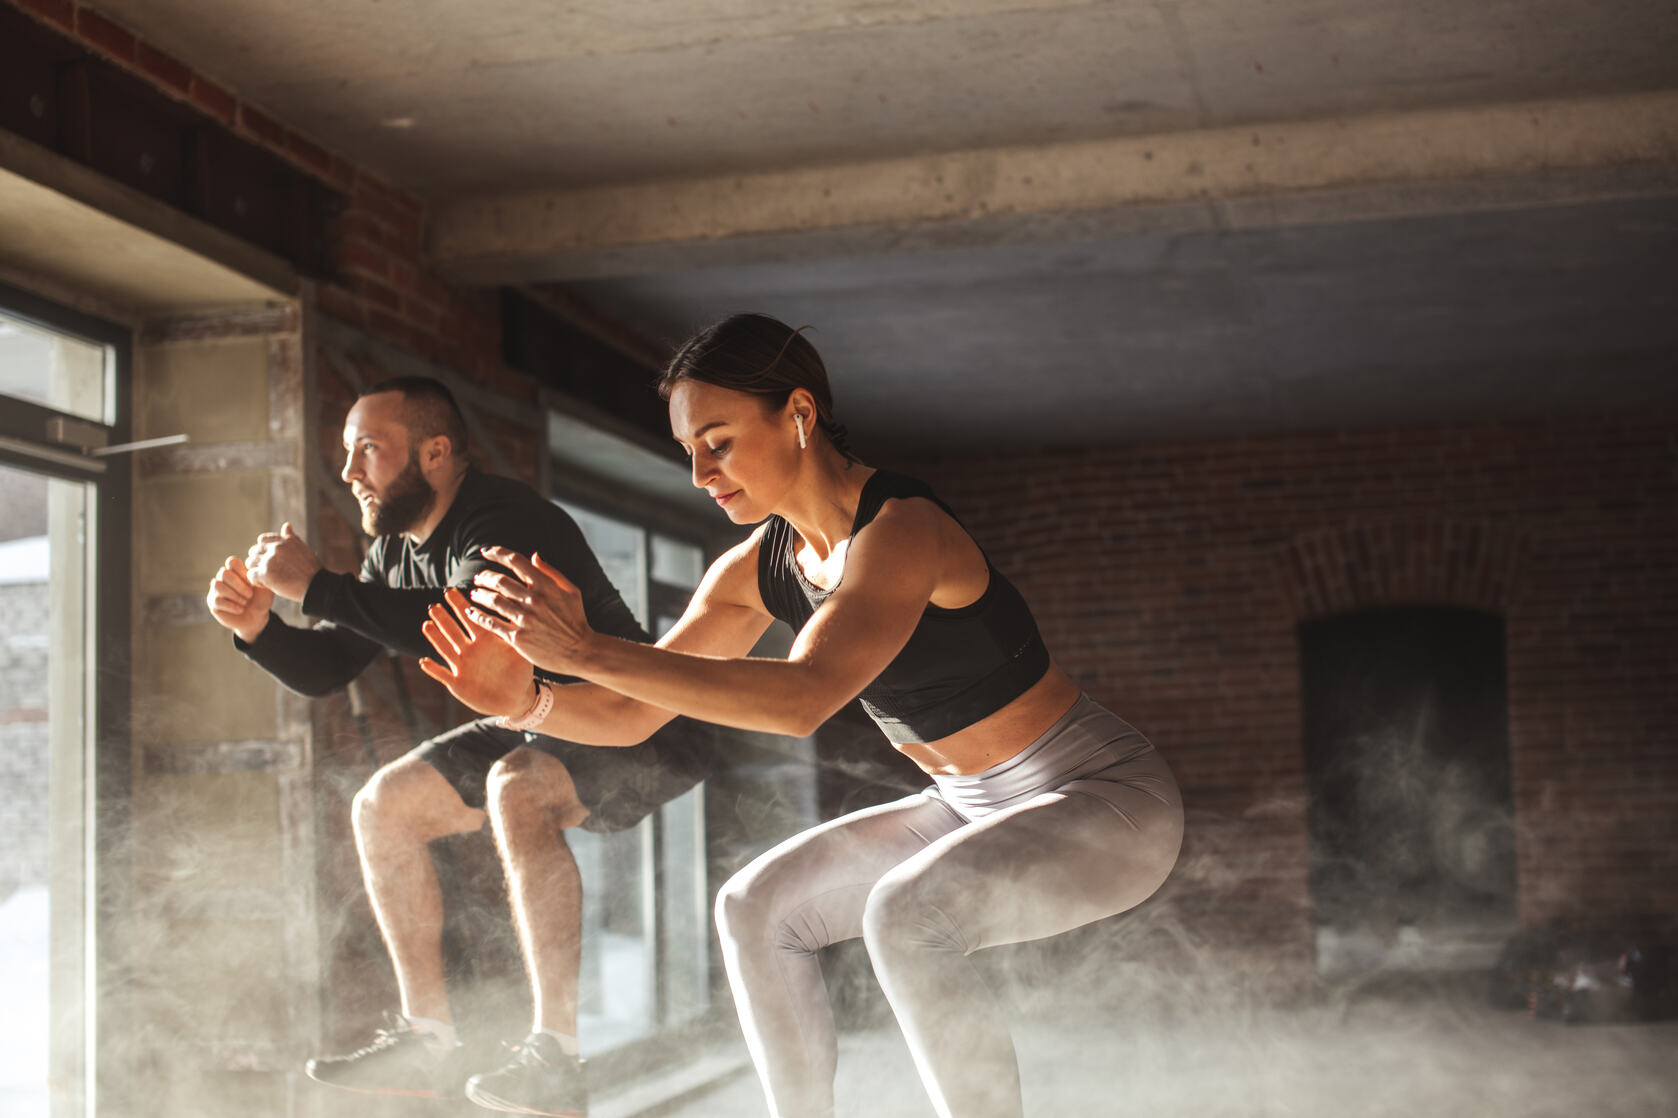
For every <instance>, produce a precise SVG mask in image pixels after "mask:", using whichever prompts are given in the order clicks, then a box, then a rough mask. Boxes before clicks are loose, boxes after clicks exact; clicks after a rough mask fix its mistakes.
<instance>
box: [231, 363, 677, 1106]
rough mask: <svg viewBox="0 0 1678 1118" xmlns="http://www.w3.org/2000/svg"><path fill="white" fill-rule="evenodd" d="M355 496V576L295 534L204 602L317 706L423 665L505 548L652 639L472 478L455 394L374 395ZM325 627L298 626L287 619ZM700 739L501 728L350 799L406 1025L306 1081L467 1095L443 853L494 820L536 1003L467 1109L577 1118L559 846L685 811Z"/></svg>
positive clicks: (596, 615)
mask: <svg viewBox="0 0 1678 1118" xmlns="http://www.w3.org/2000/svg"><path fill="white" fill-rule="evenodd" d="M344 450H345V454H346V459H345V463H344V469H343V474H342V476H343V479H344V481H345V482H346V483H348V484H349V486H350V488H351V490H352V491H353V492H354V494H355V497H356V500H357V501H358V502H359V503H360V505H361V515H362V527H363V529H365V530H366V532H367V534H368V535H370V536H373V537H374V542H373V545H372V547H371V548H370V549H369V551H368V553H367V557H366V560H365V562H364V563H363V564H362V568H361V571H360V574H359V575H349V574H337V573H333V572H330V571H326V570H324V569H323V568H322V567H321V564H320V561H319V560H318V559H317V558H316V556H315V554H314V552H313V551H312V550H311V549H310V548H309V546H308V545H307V544H306V543H305V542H304V541H303V539H302V537H300V536H298V535H297V534H296V533H295V532H294V531H293V530H292V528H291V525H290V524H287V525H285V526H283V527H282V528H281V530H280V531H279V532H278V533H266V534H264V535H263V536H261V537H259V538H258V540H257V542H256V544H255V546H253V547H252V548H251V549H250V552H249V554H248V555H247V556H246V557H245V559H243V560H241V559H239V558H237V557H229V558H228V559H227V561H226V562H225V563H224V564H223V565H222V567H221V570H220V571H218V572H217V574H216V576H215V578H214V579H213V580H212V581H211V583H210V590H209V593H208V595H207V601H208V604H209V607H210V612H211V614H212V615H213V616H214V617H215V619H216V620H217V621H218V622H220V623H221V624H222V625H223V626H225V627H227V628H228V629H230V630H232V631H233V633H234V635H235V640H234V645H235V647H237V648H238V649H239V650H240V651H242V652H244V653H245V654H246V655H247V656H249V657H250V658H251V659H252V660H253V661H254V662H256V663H257V664H258V665H260V666H261V667H262V668H264V669H265V670H267V671H268V672H269V673H271V674H272V675H274V676H275V677H276V678H278V679H279V680H280V681H281V682H282V683H284V684H286V685H287V686H288V687H291V688H292V689H293V690H296V691H299V692H302V693H303V694H306V695H323V694H326V693H328V692H330V691H333V690H336V689H338V688H340V687H342V686H344V685H345V684H347V683H348V682H349V681H350V680H352V679H354V678H355V677H356V676H357V675H359V674H360V673H361V671H362V669H363V668H365V667H366V666H367V664H368V663H369V662H370V661H371V660H372V659H373V658H374V657H375V656H376V655H377V654H378V653H379V652H380V650H381V649H386V648H388V649H393V650H395V651H397V652H400V653H404V654H407V655H412V656H425V655H428V654H429V653H430V651H431V650H430V646H429V645H428V644H427V643H426V641H425V638H424V637H423V636H422V635H421V633H420V628H421V625H422V624H423V622H424V621H425V620H426V610H427V609H428V608H429V607H430V606H431V605H433V604H434V603H437V602H440V601H442V598H443V590H444V589H445V588H446V587H449V586H455V587H460V588H461V589H462V590H463V591H469V590H470V588H471V584H472V578H473V576H474V575H475V574H476V573H477V572H478V571H480V570H484V569H486V568H491V567H493V564H491V563H490V562H489V561H488V560H487V559H485V558H484V557H483V556H482V554H481V552H482V550H483V548H485V547H488V546H491V545H495V544H500V545H501V546H503V547H508V548H511V549H513V550H516V551H519V552H522V553H525V554H528V553H530V552H533V551H537V552H540V553H541V555H542V557H543V558H544V559H546V560H548V561H549V562H550V563H552V564H554V565H555V566H557V567H559V568H560V569H561V570H562V571H564V573H565V574H566V576H567V577H568V578H570V579H571V580H572V581H573V582H575V583H576V584H577V585H578V586H579V587H580V588H582V592H583V595H584V598H585V600H586V603H587V611H588V618H589V622H590V624H592V625H594V626H595V627H596V628H597V629H600V630H601V631H604V632H609V633H613V634H615V635H618V636H623V637H627V638H630V639H634V640H641V641H645V640H647V639H648V637H647V634H646V632H645V631H644V630H643V629H642V628H641V626H640V625H639V624H638V623H637V622H636V620H635V618H634V616H633V615H632V614H631V613H630V611H629V608H628V607H627V606H626V605H625V604H624V602H623V599H622V598H621V597H619V595H618V593H617V591H616V590H615V589H613V587H612V585H611V583H610V582H609V581H608V580H607V578H606V576H605V574H604V573H603V572H602V571H601V569H600V564H599V562H598V561H597V560H596V559H595V557H594V554H593V553H592V552H591V551H590V550H589V548H588V545H587V544H586V542H585V541H584V540H583V536H582V533H581V531H580V530H579V529H578V528H577V526H576V523H575V522H574V521H572V520H571V518H570V517H569V516H567V515H566V514H565V512H564V511H563V510H562V509H560V508H559V507H558V506H556V505H554V504H553V503H552V502H550V501H547V500H545V499H543V498H542V497H541V495H540V494H538V493H536V492H535V491H534V490H532V489H531V488H530V487H528V486H526V485H524V484H522V483H520V482H517V481H514V480H511V479H508V478H500V477H493V476H490V475H487V474H483V473H480V472H478V471H477V470H476V469H474V468H473V467H472V466H471V464H470V462H469V461H468V459H467V457H466V424H465V420H464V418H463V417H462V415H461V413H460V409H459V408H458V406H457V405H456V404H455V401H454V398H453V397H452V396H451V395H450V393H449V391H448V389H447V388H445V387H444V386H443V385H442V384H440V383H438V382H436V381H434V380H430V379H429V378H424V377H400V378H397V379H394V380H388V381H385V382H383V383H381V384H379V385H377V386H376V387H374V388H372V389H370V390H369V391H368V392H366V393H363V394H362V396H361V397H360V398H359V399H358V400H357V401H356V403H355V405H354V406H353V407H352V408H351V409H350V412H349V415H348V416H347V417H346V419H345V421H344ZM276 596H278V597H282V598H286V599H288V600H290V601H294V602H300V603H301V604H302V608H303V612H304V613H305V614H308V615H309V616H311V617H314V618H317V619H319V623H318V624H317V625H316V626H315V627H314V628H312V629H300V628H295V627H292V626H289V625H287V624H285V623H284V622H283V621H281V620H280V619H279V618H278V617H276V616H274V615H273V614H272V613H271V612H270V606H271V605H272V603H273V600H274V598H275V597H276ZM702 729H703V727H702V724H696V723H691V722H689V723H686V724H685V725H681V726H675V725H674V724H673V730H672V728H670V727H667V728H666V730H664V731H661V732H660V733H658V734H655V735H654V736H653V737H652V738H650V739H648V740H647V741H646V742H643V743H642V744H640V745H637V746H633V747H630V748H627V749H612V748H594V747H589V746H581V745H574V744H572V743H569V742H562V741H557V740H555V739H552V738H545V737H538V736H537V735H535V734H526V733H525V732H523V731H522V730H519V729H515V728H509V727H508V725H507V724H506V723H505V722H504V720H497V719H480V720H478V721H475V722H469V723H467V724H465V725H463V726H459V727H457V728H455V729H453V730H450V731H448V732H446V733H443V734H441V735H439V736H437V737H435V738H433V739H431V740H430V741H427V742H424V743H422V744H421V745H419V746H418V747H417V748H415V749H414V750H413V751H412V752H410V753H408V754H407V755H405V756H403V757H401V758H399V759H397V760H396V761H393V762H391V763H390V764H388V765H385V766H384V767H383V768H381V769H379V770H378V772H376V773H375V774H374V775H373V777H372V779H371V780H369V781H368V783H367V785H366V786H365V787H363V788H362V789H361V791H360V792H359V793H358V794H357V795H356V797H355V803H354V816H353V822H354V827H355V835H356V845H357V851H358V854H359V857H360V861H361V869H362V876H363V879H364V881H365V882H366V886H367V892H368V895H369V897H370V898H371V900H372V904H373V913H374V916H375V918H376V919H377V920H378V924H379V928H380V931H381V932H382V933H383V935H384V940H385V945H386V947H387V949H388V950H389V952H390V956H391V960H392V962H393V964H394V965H395V970H396V979H397V984H398V986H399V989H400V993H401V999H402V1013H401V1016H400V1018H399V1019H397V1020H395V1021H394V1022H393V1026H394V1027H393V1028H391V1029H389V1030H384V1031H381V1032H380V1033H379V1034H378V1036H377V1037H376V1038H375V1040H374V1042H373V1043H372V1044H371V1045H369V1046H368V1047H366V1048H363V1049H361V1050H359V1051H357V1052H354V1053H351V1054H349V1055H347V1056H339V1057H331V1058H320V1059H314V1060H310V1061H309V1065H308V1074H309V1075H310V1076H311V1077H312V1078H314V1079H316V1080H319V1081H320V1082H322V1083H329V1084H333V1085H336V1086H340V1087H346V1088H349V1089H352V1090H360V1091H371V1092H380V1093H396V1094H407V1095H433V1096H434V1095H445V1096H446V1095H457V1094H459V1092H460V1090H461V1080H462V1079H463V1078H464V1071H465V1069H464V1068H462V1067H461V1063H462V1060H461V1053H462V1048H461V1046H460V1044H459V1042H458V1039H457V1038H456V1036H455V1030H454V1025H453V1018H452V1015H451V1013H450V1008H449V1000H448V993H447V990H446V989H445V986H444V981H443V959H442V944H441V928H442V895H441V891H440V888H439V885H438V881H437V875H436V871H435V869H434V868H433V866H432V862H431V858H430V853H429V850H428V844H429V843H430V842H431V841H433V840H435V839H439V838H442V837H444V836H445V835H456V834H464V833H468V832H472V831H476V830H478V829H479V828H481V827H482V826H483V824H484V822H485V819H486V816H487V818H488V821H489V823H490V825H491V828H492V830H493V832H494V836H495V840H496V846H497V848H498V850H499V852H500V855H501V860H502V863H503V865H504V867H505V868H506V871H507V885H508V896H509V898H510V900H511V903H512V909H513V917H514V923H515V925H516V927H517V929H518V935H519V943H520V946H521V948H522V949H523V952H524V959H525V965H526V969H527V971H528V973H529V976H530V982H531V990H532V993H533V997H534V1018H533V1026H532V1029H531V1034H530V1036H529V1037H528V1038H526V1040H525V1041H524V1043H523V1044H521V1045H519V1046H518V1047H516V1048H515V1049H514V1051H513V1058H512V1059H511V1060H510V1062H509V1063H508V1064H507V1065H506V1066H505V1067H503V1068H501V1069H499V1070H497V1071H493V1072H488V1073H485V1074H481V1075H476V1076H473V1077H472V1078H471V1079H470V1080H469V1081H468V1082H467V1083H466V1085H465V1090H466V1094H467V1097H468V1098H471V1099H472V1100H473V1101H474V1102H476V1103H478V1104H480V1105H482V1106H486V1107H489V1108H491V1109H497V1110H508V1111H519V1112H522V1113H528V1114H547V1115H562V1116H570V1115H581V1114H584V1113H586V1110H587V1096H586V1092H585V1090H584V1087H583V1083H582V1078H581V1062H580V1061H579V1060H578V1058H577V1051H578V1048H577V1039H576V1034H577V1026H576V1018H577V976H578V968H579V960H580V953H581V935H580V913H581V907H582V883H581V878H580V875H579V873H578V869H577V863H576V860H575V859H574V858H573V857H572V856H571V852H570V849H569V847H568V846H567V845H566V843H565V839H564V836H563V834H562V832H563V831H564V829H566V828H569V827H578V826H581V827H583V828H585V829H587V830H593V831H601V832H609V831H615V830H620V829H623V828H625V827H630V826H633V825H634V824H636V823H637V822H639V821H640V820H641V818H642V817H644V816H645V815H646V814H647V813H648V812H649V811H651V810H653V809H654V808H656V807H657V806H658V805H659V804H661V803H663V802H665V801H667V800H669V799H672V798H674V797H675V796H677V795H680V794H681V793H682V792H684V791H686V790H687V789H688V788H689V787H691V786H692V785H693V784H694V783H695V782H696V781H697V780H698V779H699V778H700V777H701V776H702V775H703V768H704V765H705V764H706V763H707V762H708V759H709V758H708V752H709V751H708V749H707V748H706V740H705V739H706V735H705V734H704V733H703V732H702Z"/></svg>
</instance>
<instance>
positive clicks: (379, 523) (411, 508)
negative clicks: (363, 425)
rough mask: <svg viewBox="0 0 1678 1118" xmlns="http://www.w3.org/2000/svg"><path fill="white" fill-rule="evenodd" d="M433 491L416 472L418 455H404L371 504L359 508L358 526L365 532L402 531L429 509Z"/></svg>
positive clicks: (422, 476)
mask: <svg viewBox="0 0 1678 1118" xmlns="http://www.w3.org/2000/svg"><path fill="white" fill-rule="evenodd" d="M436 499H437V491H436V490H435V489H433V488H431V485H430V483H429V482H427V481H426V480H425V475H424V474H422V473H420V468H419V455H418V454H412V455H410V456H409V457H408V464H407V465H406V466H404V467H403V468H402V472H401V473H400V474H397V475H396V477H395V478H394V479H392V481H391V483H390V485H389V486H387V487H386V489H385V492H384V493H383V494H381V495H379V496H378V497H376V498H374V500H373V501H372V503H371V504H367V505H363V506H362V508H361V529H362V531H364V532H366V533H367V534H368V535H369V536H394V535H396V534H397V533H398V532H406V531H407V530H408V529H410V528H412V527H413V526H414V525H415V524H418V523H419V521H420V518H421V517H423V516H425V514H426V513H428V512H430V511H431V503H432V502H433V501H435V500H436Z"/></svg>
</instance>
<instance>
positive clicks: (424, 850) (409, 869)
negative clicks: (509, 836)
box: [307, 725, 498, 1097]
mask: <svg viewBox="0 0 1678 1118" xmlns="http://www.w3.org/2000/svg"><path fill="white" fill-rule="evenodd" d="M482 736H483V735H482V734H481V733H479V732H478V730H477V729H476V728H475V727H474V726H472V725H468V726H464V727H461V728H459V729H457V730H453V731H450V732H449V733H447V734H444V735H442V736H440V737H438V738H433V739H432V740H431V741H429V742H427V743H425V744H424V745H422V746H420V747H419V749H418V750H416V751H415V752H413V753H409V754H408V755H406V756H404V757H402V758H400V759H398V760H396V761H393V762H391V763H390V764H388V765H386V766H385V767H384V768H382V769H380V770H379V771H378V772H376V773H374V774H373V778H372V779H371V780H369V781H368V782H367V784H366V785H365V786H364V787H363V788H362V789H361V791H360V792H358V793H357V794H356V797H355V804H354V810H353V813H352V822H353V823H354V825H355V839H356V851H357V853H358V855H359V856H360V859H361V874H362V879H363V881H365V883H366V885H367V895H368V897H369V898H370V899H371V900H372V902H373V916H374V918H375V919H376V920H377V921H378V924H379V931H380V932H381V933H382V934H383V936H384V941H385V947H386V949H387V950H388V951H389V952H390V959H391V963H392V964H393V966H394V967H395V970H396V981H397V985H398V987H399V989H400V992H401V997H402V1017H400V1018H397V1017H392V1018H391V1021H390V1027H389V1028H387V1029H384V1030H382V1031H380V1032H379V1034H378V1035H377V1036H376V1037H375V1038H374V1040H373V1043H372V1044H370V1045H368V1046H367V1047H365V1048H361V1049H359V1050H357V1051H355V1052H351V1053H348V1054H346V1055H342V1056H323V1057H318V1058H316V1059H313V1060H310V1061H309V1063H308V1067H307V1071H308V1074H309V1077H310V1078H311V1079H314V1080H316V1081H318V1082H321V1083H327V1084H330V1085H332V1086H335V1087H343V1088H346V1089H348V1090H352V1091H366V1092H372V1093H376V1094H399V1095H422V1096H432V1097H435V1096H445V1097H455V1096H458V1095H459V1094H460V1091H461V1087H462V1084H463V1082H464V1080H465V1069H464V1067H463V1063H464V1061H463V1059H462V1053H463V1051H464V1050H463V1049H461V1048H460V1046H459V1043H458V1038H456V1037H455V1035H454V1026H453V1023H452V1022H453V1018H452V1015H451V1013H450V1011H449V998H448V990H447V987H446V986H445V985H444V980H443V944H442V929H443V896H442V890H441V888H440V887H439V885H438V882H437V871H436V869H435V868H434V867H433V865H432V862H431V851H430V848H429V844H430V843H431V842H432V841H433V840H435V839H439V838H442V837H444V836H445V835H456V834H463V833H470V832H472V831H476V830H478V829H479V828H480V827H482V826H483V823H484V818H485V815H484V812H483V810H482V809H481V808H476V807H472V806H470V805H469V804H467V803H466V801H465V800H464V799H463V798H462V795H461V792H460V791H459V788H460V787H461V785H460V784H459V783H456V782H451V780H450V779H449V777H447V776H445V775H444V773H443V772H442V771H441V770H440V769H439V768H438V767H437V766H438V764H447V765H451V766H452V767H451V770H450V771H451V772H452V773H453V774H454V775H455V776H457V777H459V778H460V779H461V780H463V781H464V780H467V779H470V778H471V771H472V770H473V769H474V768H475V769H476V774H477V775H476V777H475V781H476V785H477V787H479V788H481V787H482V786H483V775H482V774H483V773H484V772H485V771H486V770H487V769H488V767H489V764H490V763H491V761H492V760H493V756H491V755H487V754H493V751H494V748H495V747H494V745H493V743H491V744H489V745H488V747H487V751H486V750H474V749H471V748H468V747H469V745H470V744H472V743H475V742H477V739H478V738H480V737H482ZM494 755H498V754H494Z"/></svg>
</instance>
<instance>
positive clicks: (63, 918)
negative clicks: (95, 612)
mask: <svg viewBox="0 0 1678 1118" xmlns="http://www.w3.org/2000/svg"><path fill="white" fill-rule="evenodd" d="M87 513H88V501H87V487H86V486H83V485H81V484H79V483H74V482H68V481H58V480H50V479H48V478H45V477H41V476H38V475H35V474H30V473H26V472H24V471H21V470H14V469H10V468H6V467H0V617H4V618H5V619H6V620H5V624H4V626H0V990H5V991H6V993H7V996H8V999H9V1001H10V1008H9V1009H8V1011H7V1012H6V1013H5V1014H3V1015H0V1113H4V1114H6V1115H8V1116H10V1115H17V1116H18V1118H37V1116H38V1118H47V1114H48V1112H49V1110H51V1112H52V1113H54V1114H66V1115H68V1114H73V1113H79V1112H80V1110H79V1093H78V1092H79V1075H78V1071H77V1069H78V1068H79V1067H80V1066H81V1061H82V1052H81V1040H80V1038H81V1033H80V1023H81V1021H82V1016H81V1004H82V1003H81V983H82V977H81V975H82V970H81V964H82V961H83V958H84V945H85V943H86V939H85V937H84V934H83V929H84V924H85V913H84V912H83V908H82V900H83V896H84V889H85V877H84V873H83V865H82V856H81V852H82V849H83V842H84V839H85V836H84V832H83V816H82V803H83V800H84V798H85V797H84V791H85V786H84V779H85V775H84V771H83V765H84V761H85V758H86V722H85V712H86V709H87V708H86V702H85V690H86V676H85V675H84V673H83V662H84V656H85V639H86V628H85V626H86V613H85V611H84V607H85V603H86V598H87V577H88V570H87V560H86V556H87V524H86V517H87Z"/></svg>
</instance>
